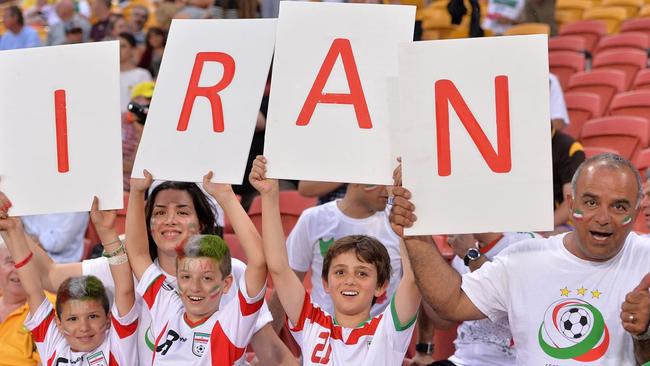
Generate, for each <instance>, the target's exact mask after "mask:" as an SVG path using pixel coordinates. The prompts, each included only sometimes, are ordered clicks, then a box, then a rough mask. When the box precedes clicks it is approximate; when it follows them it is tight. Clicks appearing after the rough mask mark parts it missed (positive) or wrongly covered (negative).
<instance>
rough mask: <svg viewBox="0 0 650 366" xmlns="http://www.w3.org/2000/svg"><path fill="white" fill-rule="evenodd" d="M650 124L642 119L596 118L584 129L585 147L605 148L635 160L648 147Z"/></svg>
mask: <svg viewBox="0 0 650 366" xmlns="http://www.w3.org/2000/svg"><path fill="white" fill-rule="evenodd" d="M649 135H650V122H648V120H647V119H645V118H641V117H631V116H611V117H600V118H595V119H592V120H590V121H587V123H585V125H584V127H583V128H582V144H583V146H584V147H593V146H595V147H604V148H610V149H614V150H616V151H618V152H620V155H621V156H622V157H624V158H626V159H628V160H632V161H633V160H634V159H635V158H636V155H637V154H638V153H639V151H641V150H643V149H645V148H646V147H648V136H649Z"/></svg>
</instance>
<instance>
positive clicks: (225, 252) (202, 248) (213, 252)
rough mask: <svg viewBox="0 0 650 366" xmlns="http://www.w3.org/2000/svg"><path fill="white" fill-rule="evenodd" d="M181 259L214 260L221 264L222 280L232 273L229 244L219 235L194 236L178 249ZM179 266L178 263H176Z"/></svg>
mask: <svg viewBox="0 0 650 366" xmlns="http://www.w3.org/2000/svg"><path fill="white" fill-rule="evenodd" d="M176 253H177V254H178V258H179V259H183V258H199V257H207V258H212V259H214V260H215V261H217V263H219V271H220V272H221V276H222V278H226V276H228V275H229V274H230V273H231V272H232V261H231V258H230V249H229V248H228V244H226V242H225V241H224V240H223V238H221V237H220V236H218V235H192V236H191V237H190V238H189V239H188V240H187V242H184V243H181V244H180V245H179V246H178V247H177V248H176ZM176 263H177V264H178V262H176Z"/></svg>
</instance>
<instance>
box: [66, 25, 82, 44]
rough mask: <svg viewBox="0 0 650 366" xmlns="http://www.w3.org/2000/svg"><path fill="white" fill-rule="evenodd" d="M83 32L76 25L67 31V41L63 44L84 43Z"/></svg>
mask: <svg viewBox="0 0 650 366" xmlns="http://www.w3.org/2000/svg"><path fill="white" fill-rule="evenodd" d="M83 42H84V40H83V30H82V29H81V27H77V26H75V25H74V24H73V25H71V26H70V27H69V28H67V29H66V30H65V41H64V42H63V44H75V43H83Z"/></svg>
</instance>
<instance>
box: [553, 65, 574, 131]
mask: <svg viewBox="0 0 650 366" xmlns="http://www.w3.org/2000/svg"><path fill="white" fill-rule="evenodd" d="M548 79H549V82H550V88H551V90H550V92H549V97H550V103H549V105H550V107H551V120H554V119H563V120H564V124H565V125H568V124H569V123H571V121H569V112H568V111H567V109H566V102H565V101H564V93H563V92H562V85H560V80H558V78H557V76H555V75H553V74H550V73H549V74H548Z"/></svg>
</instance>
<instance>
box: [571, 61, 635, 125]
mask: <svg viewBox="0 0 650 366" xmlns="http://www.w3.org/2000/svg"><path fill="white" fill-rule="evenodd" d="M624 87H625V73H623V72H622V71H620V70H598V71H593V72H580V73H577V74H575V75H573V76H571V79H569V87H568V88H567V90H566V92H587V93H594V94H598V95H599V96H600V113H598V114H599V115H601V116H602V115H603V114H604V113H605V111H606V110H607V107H609V102H610V101H611V100H612V97H613V96H614V94H616V93H618V92H621V91H623V90H624Z"/></svg>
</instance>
